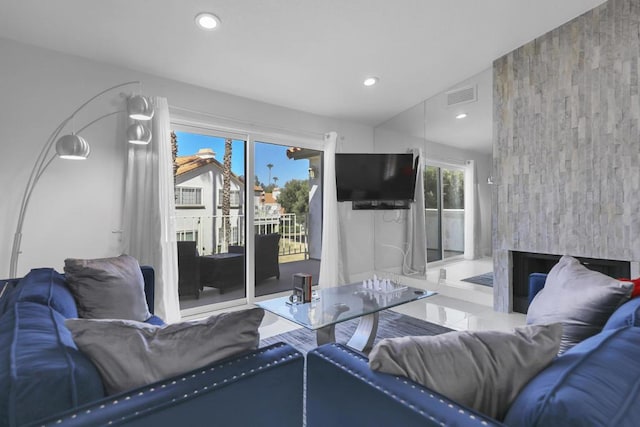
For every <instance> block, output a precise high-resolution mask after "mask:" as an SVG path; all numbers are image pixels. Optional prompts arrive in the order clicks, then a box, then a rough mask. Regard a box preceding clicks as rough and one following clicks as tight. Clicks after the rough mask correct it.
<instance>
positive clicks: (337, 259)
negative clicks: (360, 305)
mask: <svg viewBox="0 0 640 427" xmlns="http://www.w3.org/2000/svg"><path fill="white" fill-rule="evenodd" d="M337 139H338V134H337V133H336V132H329V133H327V134H325V136H324V168H323V169H324V170H323V180H322V185H323V187H324V188H323V199H322V200H323V209H322V223H323V224H322V251H321V254H322V255H321V258H320V274H319V277H318V285H319V286H321V287H325V288H326V287H333V286H338V285H342V284H345V283H346V273H345V270H346V269H345V263H344V259H343V252H344V250H343V248H342V244H341V241H340V235H341V232H340V217H339V215H338V197H337V190H336V144H337Z"/></svg>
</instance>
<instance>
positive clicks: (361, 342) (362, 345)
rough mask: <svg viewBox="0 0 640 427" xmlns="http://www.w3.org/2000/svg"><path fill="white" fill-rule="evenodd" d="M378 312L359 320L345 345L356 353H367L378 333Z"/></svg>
mask: <svg viewBox="0 0 640 427" xmlns="http://www.w3.org/2000/svg"><path fill="white" fill-rule="evenodd" d="M378 318H379V315H378V312H377V311H376V312H375V313H371V314H367V315H366V316H362V317H361V318H360V322H358V327H357V328H356V331H355V332H354V333H353V336H352V337H351V339H350V340H349V342H347V345H348V346H349V347H351V348H353V349H356V350H358V351H363V352H364V351H369V350H371V347H373V341H374V340H375V339H376V333H377V332H378Z"/></svg>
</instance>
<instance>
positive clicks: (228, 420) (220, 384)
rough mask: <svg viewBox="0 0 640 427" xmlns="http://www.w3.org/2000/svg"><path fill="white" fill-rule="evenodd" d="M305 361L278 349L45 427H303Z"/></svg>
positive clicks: (109, 401) (141, 390) (70, 414)
mask: <svg viewBox="0 0 640 427" xmlns="http://www.w3.org/2000/svg"><path fill="white" fill-rule="evenodd" d="M303 367H304V357H303V356H302V354H300V353H299V352H298V351H296V350H295V349H294V348H293V347H291V346H289V345H287V344H282V343H279V344H273V345H271V346H268V347H264V348H262V349H259V350H257V351H254V352H250V353H248V354H246V355H244V356H239V357H238V356H236V357H233V358H230V359H227V360H226V361H221V362H218V363H215V364H213V365H211V366H210V367H207V368H203V369H198V370H195V371H192V372H188V373H186V374H184V375H180V376H178V377H175V378H171V379H169V380H165V381H161V382H159V383H156V384H152V385H150V386H147V387H141V388H139V389H136V390H132V391H131V392H126V393H122V394H120V395H115V396H110V397H109V398H106V399H102V400H100V401H97V402H95V403H93V404H91V405H86V406H84V407H81V408H77V409H76V410H72V411H67V412H66V413H63V414H59V415H58V416H56V417H53V418H50V419H48V420H45V421H43V422H41V423H38V424H39V425H45V426H58V425H64V426H88V425H91V426H93V425H109V424H110V422H114V423H116V421H117V424H118V425H126V426H182V425H185V426H186V425H188V426H213V425H217V426H278V427H281V426H282V427H288V426H291V427H300V426H302V397H303V388H302V387H303V379H302V375H303V370H304V369H303Z"/></svg>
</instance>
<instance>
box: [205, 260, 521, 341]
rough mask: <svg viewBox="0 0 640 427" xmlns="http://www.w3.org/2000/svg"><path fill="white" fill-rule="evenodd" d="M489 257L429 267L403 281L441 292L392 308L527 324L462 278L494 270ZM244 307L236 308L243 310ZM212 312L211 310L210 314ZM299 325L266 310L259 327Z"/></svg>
mask: <svg viewBox="0 0 640 427" xmlns="http://www.w3.org/2000/svg"><path fill="white" fill-rule="evenodd" d="M440 269H444V270H446V272H445V275H446V278H444V279H440V274H441V272H440ZM492 269H493V264H492V260H491V259H490V258H483V259H480V260H474V261H466V260H450V261H446V262H443V263H439V264H437V265H434V266H431V265H430V266H429V268H428V273H427V278H426V280H425V279H424V278H422V279H417V278H406V277H403V278H402V279H401V282H402V283H404V284H407V285H410V286H414V287H418V288H422V289H427V290H431V291H436V292H438V295H435V296H433V297H430V298H425V299H423V300H420V301H414V302H411V303H408V304H404V305H401V306H398V307H395V308H393V309H392V310H395V311H397V312H399V313H402V314H405V315H409V316H413V317H416V318H418V319H421V320H426V321H428V322H431V323H436V324H439V325H442V326H446V327H448V328H451V329H455V330H474V331H475V330H489V329H492V330H503V331H509V330H511V329H513V328H514V327H517V326H521V325H524V324H525V315H523V314H520V313H499V312H495V311H493V308H492V301H493V296H492V289H491V288H489V287H486V286H479V285H473V284H471V283H467V282H462V279H465V278H467V277H471V276H476V275H479V274H483V273H487V272H489V271H492ZM241 308H244V307H235V308H234V309H241ZM208 314H210V313H208ZM296 328H299V326H297V325H295V324H293V323H291V322H289V321H286V320H284V319H281V318H279V317H277V316H276V315H274V314H271V313H265V318H264V320H263V322H262V326H261V327H260V336H261V338H267V337H271V336H274V335H278V334H281V333H284V332H288V331H290V330H293V329H296Z"/></svg>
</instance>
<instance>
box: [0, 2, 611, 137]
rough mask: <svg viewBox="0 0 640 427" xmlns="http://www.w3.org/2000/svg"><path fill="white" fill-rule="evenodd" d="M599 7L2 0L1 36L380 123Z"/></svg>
mask: <svg viewBox="0 0 640 427" xmlns="http://www.w3.org/2000/svg"><path fill="white" fill-rule="evenodd" d="M600 3H603V0H562V1H559V0H536V1H532V0H483V1H478V0H394V1H390V0H346V1H345V0H185V1H178V0H135V1H132V0H108V1H87V0H55V1H50V0H2V1H1V2H0V37H4V38H9V39H13V40H17V41H21V42H25V43H29V44H33V45H37V46H41V47H45V48H49V49H53V50H57V51H61V52H65V53H70V54H74V55H79V56H83V57H87V58H91V59H95V60H98V61H104V62H107V63H112V64H116V65H120V66H124V67H127V68H131V69H135V70H139V71H143V72H147V73H151V74H155V75H158V76H162V77H166V78H170V79H175V80H178V81H182V82H186V83H190V84H194V85H198V86H202V87H206V88H210V89H214V90H218V91H222V92H227V93H232V94H235V95H239V96H243V97H247V98H251V99H255V100H259V101H264V102H268V103H272V104H276V105H280V106H284V107H289V108H294V109H297V110H302V111H307V112H310V113H315V114H320V115H325V116H331V117H336V118H340V119H346V120H353V121H357V122H360V123H364V124H368V125H373V126H375V125H379V124H380V123H382V122H385V121H387V120H388V119H389V118H391V117H394V116H396V115H397V114H398V113H400V112H402V111H404V110H406V109H407V108H409V107H411V106H414V105H416V104H418V103H419V102H421V101H422V100H424V99H427V98H431V97H432V96H434V95H436V94H438V93H440V92H442V91H443V90H445V89H447V88H450V87H452V86H454V85H455V84H456V83H458V82H460V81H463V80H465V79H468V78H469V77H470V76H473V75H475V74H477V73H480V72H481V71H483V70H486V69H488V68H489V67H490V66H491V63H492V61H493V60H494V59H495V58H497V57H500V56H501V55H503V54H505V53H507V52H509V51H511V50H513V49H515V48H517V47H518V46H520V45H522V44H524V43H526V42H528V41H530V40H532V39H533V38H535V37H537V36H539V35H541V34H543V33H545V32H547V31H549V30H551V29H553V28H555V27H557V26H559V25H561V24H562V23H564V22H566V21H568V20H570V19H572V18H574V17H576V16H578V15H580V14H582V13H583V12H585V11H587V10H589V9H591V8H593V7H595V6H597V5H598V4H600ZM201 11H210V12H213V13H215V14H217V15H218V16H219V17H220V19H221V21H222V26H221V28H219V29H218V30H216V31H212V32H204V31H202V30H199V29H198V28H197V27H196V26H195V24H194V17H195V15H196V14H197V13H198V12H201ZM368 75H376V76H379V77H380V83H379V84H378V85H376V86H374V87H371V88H366V87H364V86H363V85H362V80H363V79H364V77H365V76H368Z"/></svg>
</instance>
